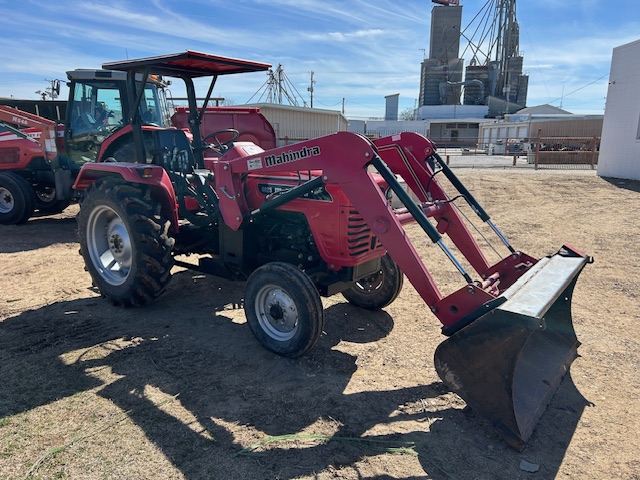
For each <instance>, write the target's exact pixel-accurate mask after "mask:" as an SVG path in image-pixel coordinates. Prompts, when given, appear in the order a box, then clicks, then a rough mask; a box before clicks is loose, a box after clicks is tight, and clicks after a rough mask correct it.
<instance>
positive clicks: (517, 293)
mask: <svg viewBox="0 0 640 480" xmlns="http://www.w3.org/2000/svg"><path fill="white" fill-rule="evenodd" d="M269 67H270V65H267V64H264V63H257V62H250V61H246V60H238V59H233V58H227V57H220V56H214V55H208V54H203V53H198V52H192V51H187V52H183V53H178V54H172V55H165V56H160V57H152V58H143V59H138V60H126V61H122V62H115V63H109V64H105V65H104V68H108V69H111V70H122V71H125V72H127V79H128V80H127V82H128V84H129V85H130V88H129V90H128V95H129V97H128V100H127V102H126V103H127V105H128V110H127V115H126V118H128V119H129V120H130V125H129V126H128V128H130V129H131V131H132V133H133V136H132V139H133V143H131V144H130V145H128V146H126V147H125V146H124V145H123V146H122V148H121V150H122V152H123V155H121V156H120V157H119V158H117V160H119V161H108V162H104V163H86V164H85V165H84V166H83V167H82V170H81V171H80V173H79V175H78V177H77V180H76V182H75V185H74V188H75V189H76V190H78V191H79V192H82V197H83V198H82V203H81V209H80V213H79V215H78V229H79V236H80V246H81V253H82V256H83V257H84V260H85V263H86V266H87V269H88V271H89V272H90V274H91V276H92V277H93V281H94V282H95V285H97V287H98V288H99V289H100V292H101V293H102V294H103V295H104V296H105V297H107V298H109V299H110V300H111V301H113V302H114V303H116V304H122V305H125V306H137V305H143V304H146V303H148V302H150V301H152V300H153V299H154V298H156V297H157V296H159V295H160V294H161V293H162V292H163V291H164V290H165V288H166V287H167V285H168V284H169V281H170V279H171V269H172V267H173V265H176V264H177V265H181V266H185V267H188V268H193V269H195V270H198V271H201V272H206V273H210V274H213V275H217V276H221V277H225V278H228V279H233V280H241V281H246V293H245V298H244V309H245V314H246V318H247V323H248V325H249V327H250V328H251V331H252V332H253V334H254V335H255V337H256V338H257V340H258V341H259V343H260V344H262V346H264V347H265V348H266V349H268V350H270V351H273V352H275V353H277V354H280V355H283V356H287V357H297V356H299V355H302V354H303V353H305V352H306V351H307V350H308V349H310V348H311V347H312V346H313V345H314V344H315V343H316V341H317V340H318V338H319V337H320V335H321V332H322V330H323V323H324V312H323V307H322V303H321V301H320V298H321V296H330V295H335V294H338V293H341V294H342V295H343V296H344V297H345V298H346V299H347V300H348V301H349V302H350V303H351V304H353V305H355V306H358V307H362V308H366V309H381V308H384V307H385V306H387V305H389V304H390V303H391V302H393V301H394V300H395V299H396V297H397V296H398V295H399V293H400V290H401V288H402V285H403V278H404V276H405V275H406V277H407V278H408V279H409V281H410V282H411V283H412V285H413V286H414V287H415V289H416V290H417V291H418V293H419V294H420V295H421V297H422V298H423V299H424V301H425V303H426V304H427V305H428V306H429V308H430V309H431V311H432V312H433V314H434V315H435V316H436V317H437V318H438V319H439V320H440V322H441V323H442V325H443V327H442V332H443V334H444V335H446V336H448V337H449V338H448V339H447V340H445V341H444V342H443V343H442V344H441V345H440V346H439V347H438V348H437V350H436V353H435V366H436V370H437V371H438V374H439V375H440V377H441V379H442V381H443V382H444V383H445V384H446V385H447V386H448V387H449V388H451V389H452V390H453V391H455V392H457V393H458V394H459V395H460V396H461V397H462V398H464V400H465V401H466V402H467V403H468V404H469V405H470V406H471V407H472V408H474V409H475V410H476V411H478V412H480V413H481V414H483V415H485V416H486V417H488V418H489V420H490V421H491V422H492V424H493V426H494V427H495V428H496V430H497V431H498V432H499V433H500V434H501V435H502V436H503V437H504V438H505V439H506V440H507V441H508V442H509V443H510V444H511V445H513V446H514V447H516V448H523V446H524V444H525V442H526V441H527V439H528V438H529V436H530V435H531V433H532V431H533V428H534V426H535V424H536V423H537V421H538V419H539V417H540V416H541V415H542V413H543V411H544V409H545V407H546V405H547V403H548V402H549V401H550V399H551V396H552V395H553V393H554V392H555V390H556V389H557V387H558V385H559V383H560V381H561V379H562V377H563V375H564V373H565V372H566V371H567V368H568V367H569V365H570V364H571V362H572V361H573V360H574V358H575V357H576V355H577V353H576V352H577V347H578V345H579V342H578V340H577V338H576V335H575V332H574V330H573V327H572V321H571V313H570V304H571V296H572V292H573V288H574V285H575V283H576V280H577V278H578V275H579V274H580V272H581V271H582V269H583V268H584V266H585V265H586V264H587V263H589V262H590V260H591V259H590V257H588V256H586V255H584V254H582V253H580V252H578V251H577V250H575V249H573V248H571V247H568V246H564V247H563V248H562V249H561V250H560V251H559V252H558V253H556V254H554V255H551V256H549V257H546V258H543V259H536V258H533V257H531V256H529V255H527V254H525V253H523V252H520V251H517V250H516V249H514V248H513V247H512V246H511V245H510V244H509V242H508V241H507V239H506V238H505V236H504V235H503V234H502V233H501V232H500V231H499V230H498V228H497V227H496V226H495V225H494V224H493V223H492V222H491V220H490V218H489V216H488V215H487V213H486V212H485V211H484V210H483V209H482V207H481V206H480V205H479V204H478V202H477V201H476V200H475V199H474V197H473V196H472V194H471V193H470V192H469V191H468V190H467V189H466V188H465V187H464V185H463V184H462V183H461V182H460V181H459V180H458V179H457V177H456V176H455V175H454V173H453V172H452V171H451V170H450V169H449V168H448V167H447V165H446V163H445V162H443V161H442V160H441V158H440V156H439V155H438V153H437V152H436V148H435V146H434V145H433V143H432V142H431V141H429V140H428V139H427V138H425V137H423V136H420V135H417V134H413V133H403V134H398V135H393V136H390V137H386V138H382V139H379V140H376V141H375V142H371V141H370V140H368V139H367V138H365V137H363V136H361V135H357V134H353V133H348V132H339V133H335V134H333V135H329V136H325V137H321V138H317V139H314V140H309V141H305V142H301V143H297V144H294V145H288V146H286V147H280V148H273V149H270V150H266V151H265V150H264V149H263V148H261V147H260V146H258V145H256V144H254V143H252V142H242V141H237V136H238V132H237V131H235V130H233V129H224V130H222V131H218V132H212V133H210V134H207V135H203V134H202V132H201V122H202V119H203V117H204V112H205V111H206V105H207V103H208V99H209V97H210V96H211V93H212V90H213V85H214V84H215V82H216V79H217V78H218V76H220V75H228V74H235V73H242V72H256V71H262V70H266V69H268V68H269ZM152 73H153V74H159V75H163V76H175V77H180V78H182V79H183V80H184V81H185V83H186V90H187V94H188V97H189V118H188V124H189V127H190V132H189V134H186V133H185V132H184V131H183V130H181V129H177V128H160V127H154V126H151V125H149V124H147V123H145V121H144V119H143V118H142V115H141V114H140V111H141V109H140V108H139V106H140V102H141V97H142V95H140V91H141V89H140V87H138V88H137V89H136V88H135V82H134V81H133V78H134V77H135V75H142V81H141V83H142V85H144V84H145V80H146V79H147V78H149V75H150V74H152ZM204 76H211V77H212V80H211V87H210V88H209V92H208V95H207V99H206V100H205V102H204V106H203V107H202V108H201V109H198V108H197V106H196V94H195V89H194V82H193V79H194V78H199V77H204ZM124 152H126V155H125V153H124ZM112 160H113V159H112ZM396 175H400V176H402V177H403V178H404V179H405V181H406V184H407V186H408V187H409V188H410V189H411V190H412V191H413V194H414V195H415V197H416V198H417V201H414V200H412V198H411V196H410V195H409V194H408V193H407V191H406V190H405V189H404V188H403V186H402V185H401V183H400V182H399V181H398V179H397V177H396ZM438 175H439V176H438ZM437 176H438V177H437ZM443 177H444V178H443ZM440 179H442V180H440ZM445 182H446V184H447V188H448V189H450V190H452V189H455V190H456V192H457V193H456V195H455V196H454V197H453V198H451V197H450V196H449V195H448V194H447V193H446V192H445V188H444V184H445ZM393 195H395V196H396V197H397V198H398V199H399V200H400V201H401V203H402V204H403V205H404V206H403V207H402V208H397V209H394V208H393V207H392V202H391V199H392V196H393ZM458 199H460V200H461V201H465V202H466V203H468V204H469V205H470V206H471V208H472V209H473V210H474V211H475V213H476V214H477V215H478V216H479V217H480V219H482V221H484V222H486V223H487V224H488V225H489V227H490V229H491V230H493V231H494V232H495V234H496V236H497V238H498V239H499V240H500V242H501V243H502V244H503V248H504V250H505V252H506V255H505V256H504V258H502V259H501V260H500V261H499V262H497V263H493V264H492V263H489V262H488V261H487V259H486V258H485V256H484V254H483V252H482V250H481V248H480V246H479V245H478V243H477V242H476V240H475V239H474V237H473V235H472V234H471V232H470V230H469V228H468V227H467V220H466V219H465V220H463V217H462V215H461V213H460V212H459V210H458V208H457V206H456V204H455V202H456V201H457V200H458ZM407 223H417V224H418V226H419V227H420V228H421V230H422V231H423V232H424V234H425V235H426V237H427V238H428V239H429V240H430V241H431V242H433V244H435V245H436V246H437V248H438V249H439V250H441V251H442V253H443V254H444V255H446V257H448V258H449V259H450V260H451V262H452V265H453V267H454V268H455V269H456V270H457V271H458V272H459V273H460V278H461V280H462V285H461V287H460V288H459V289H458V290H456V291H455V292H453V293H451V294H449V295H446V296H445V295H443V294H442V293H441V292H440V291H439V290H438V288H437V286H436V284H435V282H434V280H433V278H432V277H431V275H430V274H429V272H428V270H427V268H426V267H425V264H424V263H423V261H422V259H421V258H420V257H419V256H418V254H417V252H416V250H415V249H414V247H413V245H412V243H411V241H410V240H409V237H408V235H407V233H406V232H405V231H404V229H403V225H405V224H407ZM443 236H446V237H447V238H448V239H449V241H450V242H452V243H453V245H455V247H456V248H457V251H458V252H460V253H459V254H461V255H462V256H463V257H464V259H465V263H466V264H469V265H470V266H471V268H472V270H473V273H470V272H467V270H466V269H465V267H464V266H463V263H462V261H461V259H458V258H456V254H454V253H453V251H452V250H450V249H449V247H448V246H447V245H446V244H445V241H444V238H443ZM507 251H508V252H507ZM182 254H192V257H191V258H197V263H195V262H191V263H187V262H185V261H181V260H178V259H176V258H175V257H176V256H178V255H182Z"/></svg>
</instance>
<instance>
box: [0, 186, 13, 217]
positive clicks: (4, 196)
mask: <svg viewBox="0 0 640 480" xmlns="http://www.w3.org/2000/svg"><path fill="white" fill-rule="evenodd" d="M15 205H16V202H15V200H14V198H13V195H12V194H11V192H10V191H9V190H7V189H6V188H4V187H0V213H9V212H10V211H11V210H13V208H14V207H15Z"/></svg>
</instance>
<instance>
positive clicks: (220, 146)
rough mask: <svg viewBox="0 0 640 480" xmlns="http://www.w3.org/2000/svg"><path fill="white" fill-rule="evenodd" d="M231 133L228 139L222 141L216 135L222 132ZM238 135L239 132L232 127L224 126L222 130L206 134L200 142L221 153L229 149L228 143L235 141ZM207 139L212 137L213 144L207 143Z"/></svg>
mask: <svg viewBox="0 0 640 480" xmlns="http://www.w3.org/2000/svg"><path fill="white" fill-rule="evenodd" d="M225 133H227V134H231V138H229V139H228V140H225V141H222V140H220V139H219V138H218V135H222V134H225ZM239 136H240V132H239V131H238V130H236V129H234V128H226V129H224V130H218V131H216V132H213V133H210V134H209V135H207V136H206V137H204V138H203V139H202V143H203V144H204V146H205V147H206V148H213V149H214V150H217V151H218V152H220V153H221V154H222V153H224V152H226V151H227V150H229V148H230V145H231V144H232V143H233V142H235V141H236V140H237V139H238V137H239ZM209 139H213V140H215V142H216V143H215V145H211V144H209V143H207V140H209Z"/></svg>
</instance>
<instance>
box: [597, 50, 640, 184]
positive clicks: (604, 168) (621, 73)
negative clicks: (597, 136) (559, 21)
mask: <svg viewBox="0 0 640 480" xmlns="http://www.w3.org/2000/svg"><path fill="white" fill-rule="evenodd" d="M639 91H640V40H636V41H635V42H632V43H628V44H626V45H622V46H620V47H616V48H614V49H613V57H612V60H611V73H610V74H609V89H608V92H607V106H606V108H605V112H604V123H603V126H602V142H601V144H600V160H599V162H598V175H600V176H601V177H615V178H628V179H633V180H640V101H638V92H639Z"/></svg>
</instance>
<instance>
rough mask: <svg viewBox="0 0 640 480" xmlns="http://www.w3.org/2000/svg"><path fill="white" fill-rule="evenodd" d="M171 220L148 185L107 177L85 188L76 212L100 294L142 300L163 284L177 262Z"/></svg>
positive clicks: (127, 301)
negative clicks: (171, 234) (170, 235)
mask: <svg viewBox="0 0 640 480" xmlns="http://www.w3.org/2000/svg"><path fill="white" fill-rule="evenodd" d="M169 225H170V222H169V221H168V220H166V219H164V218H162V217H161V216H160V214H159V207H158V206H157V205H155V203H154V202H153V201H152V200H151V196H150V191H149V189H148V188H146V187H137V186H133V185H130V184H126V183H122V182H119V181H114V180H106V181H103V182H99V183H97V184H94V185H92V186H90V187H89V188H88V189H87V190H86V192H85V197H84V200H83V202H82V204H81V208H80V213H79V214H78V233H79V236H80V253H81V254H82V257H83V258H84V262H85V265H86V266H87V270H88V271H89V273H90V274H91V277H92V278H93V281H94V283H95V285H96V286H97V287H98V289H99V290H100V293H101V294H102V295H104V296H105V297H107V298H109V299H110V300H111V301H112V302H113V303H114V304H116V305H124V306H138V305H144V304H147V303H149V302H150V301H151V300H153V299H155V298H156V297H158V296H159V295H160V294H161V293H162V292H163V291H164V290H165V288H166V286H167V285H168V283H169V281H170V280H171V267H172V266H173V257H172V256H171V247H172V246H173V239H171V238H170V237H169V236H168V234H167V232H168V229H169Z"/></svg>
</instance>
